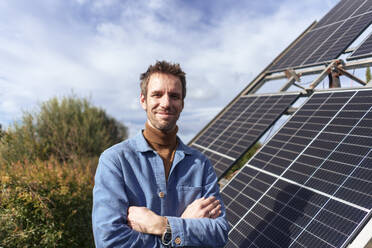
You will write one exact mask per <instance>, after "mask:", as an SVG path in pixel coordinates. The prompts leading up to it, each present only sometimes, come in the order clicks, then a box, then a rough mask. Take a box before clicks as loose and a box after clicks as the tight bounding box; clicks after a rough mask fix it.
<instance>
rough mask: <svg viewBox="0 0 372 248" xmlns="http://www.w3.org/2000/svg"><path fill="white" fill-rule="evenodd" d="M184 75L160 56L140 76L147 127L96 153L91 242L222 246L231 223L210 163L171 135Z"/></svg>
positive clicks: (104, 244)
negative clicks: (159, 60) (160, 59)
mask: <svg viewBox="0 0 372 248" xmlns="http://www.w3.org/2000/svg"><path fill="white" fill-rule="evenodd" d="M185 96H186V79H185V73H184V72H183V71H182V69H181V68H180V66H179V65H178V64H170V63H168V62H165V61H162V62H157V63H156V64H155V65H153V66H150V67H149V68H148V70H147V71H146V72H145V73H143V74H142V75H141V94H140V103H141V106H142V108H143V109H144V110H145V111H146V114H147V121H146V124H145V130H143V131H142V132H140V133H139V134H138V135H137V136H135V137H134V138H131V139H128V140H126V141H124V142H122V143H119V144H117V145H115V146H113V147H111V148H109V149H107V150H106V151H105V152H104V153H103V154H102V155H101V157H100V160H99V164H98V167H97V172H96V176H95V186H94V190H93V213H92V219H93V232H94V239H95V243H96V247H98V248H101V247H167V246H171V247H184V246H193V247H201V246H204V247H205V246H208V247H222V246H224V245H225V243H226V242H227V234H228V230H229V224H228V222H227V221H226V218H225V208H224V205H223V203H222V200H221V196H220V194H219V187H218V184H217V178H216V175H215V173H214V170H213V168H212V166H211V164H210V162H209V160H208V159H207V158H206V157H205V156H204V155H202V154H201V153H200V152H198V151H196V150H194V149H192V148H190V147H188V146H186V145H185V144H183V143H182V141H181V140H180V139H179V138H178V137H177V135H176V133H177V130H178V127H177V125H176V122H177V120H178V118H179V115H180V113H181V111H182V109H183V106H184V98H185Z"/></svg>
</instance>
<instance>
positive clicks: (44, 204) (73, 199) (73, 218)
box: [0, 158, 97, 248]
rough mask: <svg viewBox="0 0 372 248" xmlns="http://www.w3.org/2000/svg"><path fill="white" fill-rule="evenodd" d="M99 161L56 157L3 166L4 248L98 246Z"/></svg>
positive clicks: (0, 229)
mask: <svg viewBox="0 0 372 248" xmlns="http://www.w3.org/2000/svg"><path fill="white" fill-rule="evenodd" d="M96 164H97V158H94V159H80V160H79V161H71V162H68V163H66V162H64V163H62V162H59V161H58V160H56V159H53V158H51V159H50V160H49V161H40V160H36V161H35V162H33V163H29V162H25V163H14V164H12V166H11V167H8V168H4V167H2V168H0V247H4V248H6V247H94V243H93V235H92V229H91V206H92V188H93V175H94V171H95V168H96Z"/></svg>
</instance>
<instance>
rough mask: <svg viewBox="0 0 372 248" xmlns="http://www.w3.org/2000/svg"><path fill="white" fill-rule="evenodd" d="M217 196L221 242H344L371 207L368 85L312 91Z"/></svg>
mask: <svg viewBox="0 0 372 248" xmlns="http://www.w3.org/2000/svg"><path fill="white" fill-rule="evenodd" d="M222 197H223V200H224V203H225V206H226V214H227V218H228V221H229V223H230V225H231V226H232V230H231V231H230V233H229V242H228V244H227V246H226V247H257V248H260V247H345V246H346V245H347V244H348V243H349V242H350V239H351V238H353V236H354V235H355V234H356V232H358V230H359V228H360V227H361V226H363V224H364V223H365V222H366V221H367V220H368V218H370V214H371V210H372V90H371V89H368V90H349V91H342V92H323V93H315V94H313V95H312V97H311V98H310V99H309V100H308V101H307V102H306V104H304V105H303V106H302V107H301V108H300V109H299V110H298V111H297V112H296V114H295V115H294V116H293V117H292V118H291V119H290V120H289V121H288V122H287V123H286V124H285V125H284V126H283V127H282V128H281V129H280V130H279V131H278V132H277V133H276V134H275V135H274V136H273V137H272V139H270V141H269V142H267V143H266V144H265V145H264V146H263V147H262V149H261V150H260V151H259V152H258V153H257V154H256V155H255V156H254V157H253V158H252V159H251V160H250V161H249V162H248V164H247V165H245V167H243V169H242V170H241V171H240V172H239V173H238V174H237V175H236V176H235V177H234V178H233V179H232V180H231V181H230V182H229V183H228V184H227V185H226V186H225V187H224V188H223V190H222Z"/></svg>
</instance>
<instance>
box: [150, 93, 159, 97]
mask: <svg viewBox="0 0 372 248" xmlns="http://www.w3.org/2000/svg"><path fill="white" fill-rule="evenodd" d="M151 96H152V97H161V93H160V92H153V93H152V94H151Z"/></svg>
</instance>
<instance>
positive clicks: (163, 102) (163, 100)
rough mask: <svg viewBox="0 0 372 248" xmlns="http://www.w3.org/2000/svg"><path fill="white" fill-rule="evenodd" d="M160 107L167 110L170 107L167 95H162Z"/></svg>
mask: <svg viewBox="0 0 372 248" xmlns="http://www.w3.org/2000/svg"><path fill="white" fill-rule="evenodd" d="M160 106H161V107H163V108H168V107H169V106H170V97H169V96H168V95H167V94H164V95H163V97H162V98H161V100H160Z"/></svg>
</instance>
